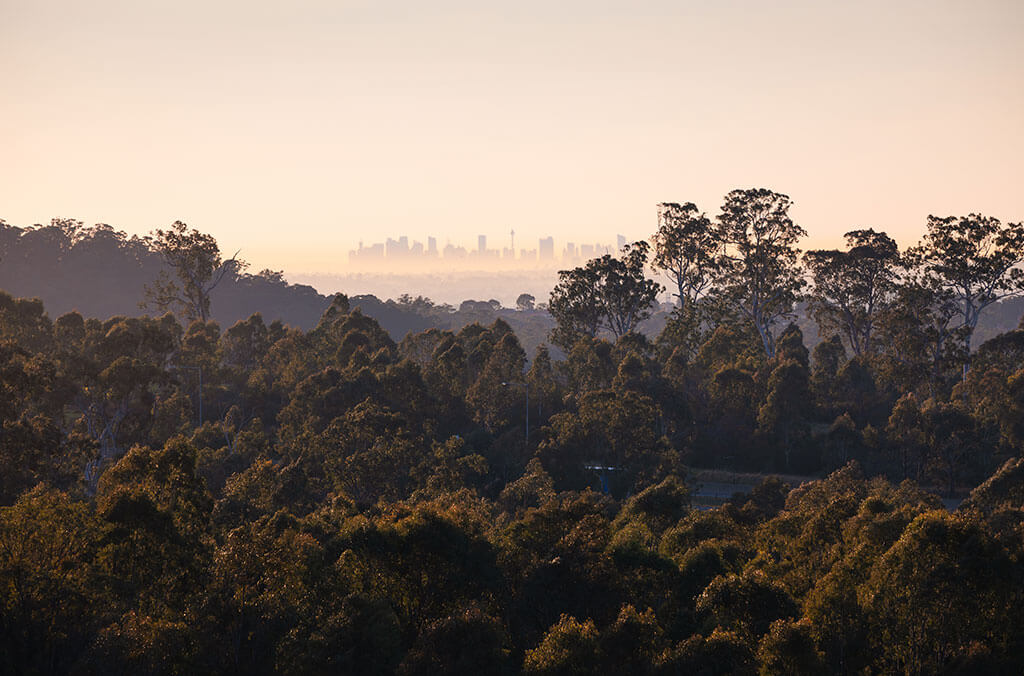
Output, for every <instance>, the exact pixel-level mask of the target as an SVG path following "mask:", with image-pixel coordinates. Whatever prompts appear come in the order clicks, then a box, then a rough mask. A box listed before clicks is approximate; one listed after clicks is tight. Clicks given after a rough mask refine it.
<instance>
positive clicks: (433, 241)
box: [427, 237, 437, 256]
mask: <svg viewBox="0 0 1024 676" xmlns="http://www.w3.org/2000/svg"><path fill="white" fill-rule="evenodd" d="M427 255H428V256H436V255H437V238H436V237H427Z"/></svg>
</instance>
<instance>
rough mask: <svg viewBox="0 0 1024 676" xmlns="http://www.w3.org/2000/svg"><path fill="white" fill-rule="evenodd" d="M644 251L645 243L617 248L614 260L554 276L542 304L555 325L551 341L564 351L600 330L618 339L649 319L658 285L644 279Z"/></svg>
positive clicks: (646, 249)
mask: <svg viewBox="0 0 1024 676" xmlns="http://www.w3.org/2000/svg"><path fill="white" fill-rule="evenodd" d="M649 251H650V245H649V244H647V242H642V241H641V242H634V243H633V244H628V245H626V246H625V247H624V248H623V249H622V256H621V257H620V258H615V257H614V256H612V255H610V254H605V255H604V256H601V257H600V258H594V259H591V260H589V261H587V263H586V264H585V265H584V266H582V267H577V268H574V269H572V270H562V271H560V272H559V273H558V284H557V285H556V286H555V288H554V289H553V290H552V291H551V298H550V300H549V302H548V311H549V312H550V313H551V316H552V317H554V318H555V322H557V326H556V327H555V329H554V331H553V332H552V336H551V339H552V342H554V343H555V344H557V345H558V346H559V347H562V348H564V349H565V350H566V351H569V350H571V349H572V347H573V345H575V344H576V342H577V341H578V340H579V339H581V338H593V337H595V336H596V335H597V334H598V332H599V331H600V330H601V329H606V330H608V331H610V332H611V333H612V334H613V335H614V336H615V337H616V338H619V337H621V336H624V335H626V334H627V333H630V332H632V331H634V330H635V329H636V326H637V324H639V323H640V322H642V321H643V320H644V319H647V318H648V317H650V315H651V307H652V306H653V305H654V303H655V300H656V299H657V296H658V294H659V293H660V292H661V291H662V286H661V285H660V284H658V283H657V282H655V281H653V280H650V279H647V274H646V271H645V266H646V265H647V255H648V252H649Z"/></svg>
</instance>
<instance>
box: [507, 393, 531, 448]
mask: <svg viewBox="0 0 1024 676" xmlns="http://www.w3.org/2000/svg"><path fill="white" fill-rule="evenodd" d="M501 384H502V386H504V387H522V388H524V389H525V390H526V443H527V444H529V443H530V383H508V382H502V383H501Z"/></svg>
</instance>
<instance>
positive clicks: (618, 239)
mask: <svg viewBox="0 0 1024 676" xmlns="http://www.w3.org/2000/svg"><path fill="white" fill-rule="evenodd" d="M615 247H616V248H617V249H618V250H619V251H622V250H623V249H624V248H625V247H626V237H625V235H615Z"/></svg>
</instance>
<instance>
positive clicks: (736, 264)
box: [718, 188, 807, 359]
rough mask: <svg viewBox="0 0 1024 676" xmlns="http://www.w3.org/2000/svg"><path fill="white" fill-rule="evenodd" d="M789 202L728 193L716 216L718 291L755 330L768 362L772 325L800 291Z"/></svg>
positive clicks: (775, 196)
mask: <svg viewBox="0 0 1024 676" xmlns="http://www.w3.org/2000/svg"><path fill="white" fill-rule="evenodd" d="M791 204H792V202H791V201H790V199H789V197H788V196H786V195H782V194H780V193H777V192H772V191H771V190H767V189H765V188H752V189H748V190H733V191H732V192H730V193H729V194H728V195H726V196H725V203H724V204H723V205H722V212H721V213H720V214H719V215H718V237H719V239H720V240H721V241H722V242H723V244H724V253H723V254H722V255H721V256H719V259H718V262H719V265H720V266H721V276H720V280H721V287H722V290H723V292H724V294H725V296H726V298H727V299H728V300H729V301H730V303H731V305H732V306H733V307H734V308H735V309H736V310H737V311H738V313H739V315H740V316H741V317H743V318H744V319H746V320H748V321H750V322H751V323H752V324H753V325H754V328H755V329H756V330H757V333H758V335H759V336H760V338H761V343H762V344H763V346H764V351H765V354H766V355H767V356H768V358H769V359H773V358H774V357H775V333H774V328H775V325H776V324H777V323H778V322H779V321H780V320H782V319H785V318H787V317H789V316H791V315H792V314H793V305H794V304H795V303H796V301H797V298H798V297H799V293H800V290H801V289H802V288H803V286H804V279H803V276H802V275H801V271H800V267H799V264H798V263H799V256H800V250H799V249H797V248H796V246H795V245H796V242H797V240H799V239H800V238H801V237H804V236H806V235H807V232H806V231H805V230H804V229H803V228H801V227H800V226H799V225H797V224H796V223H794V222H793V220H792V219H791V218H790V217H789V207H790V205H791Z"/></svg>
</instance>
